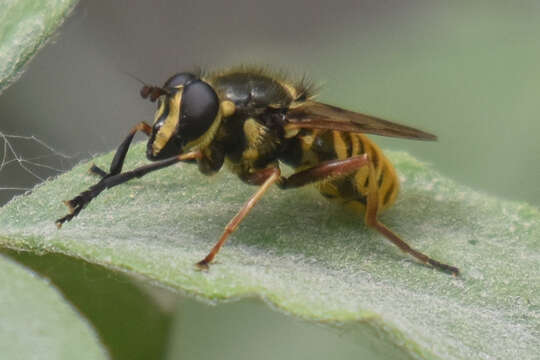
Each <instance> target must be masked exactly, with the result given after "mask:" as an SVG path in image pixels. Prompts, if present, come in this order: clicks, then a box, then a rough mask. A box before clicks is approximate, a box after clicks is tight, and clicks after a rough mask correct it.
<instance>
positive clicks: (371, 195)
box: [365, 162, 459, 276]
mask: <svg viewBox="0 0 540 360" xmlns="http://www.w3.org/2000/svg"><path fill="white" fill-rule="evenodd" d="M369 167H370V169H369V170H370V171H369V181H368V194H367V199H366V216H365V220H366V224H367V225H368V226H370V227H372V228H374V229H375V230H377V231H378V232H380V233H381V234H382V235H384V236H385V237H386V238H387V239H388V240H390V241H391V242H393V243H394V244H395V245H396V246H397V247H399V248H400V249H401V250H402V251H404V252H406V253H408V254H410V255H412V256H414V257H415V258H417V259H418V260H420V261H421V262H423V263H425V264H430V265H431V266H433V267H434V268H436V269H439V270H442V271H444V272H449V273H452V275H454V276H457V275H459V269H458V268H456V267H454V266H450V265H446V264H443V263H441V262H439V261H437V260H434V259H432V258H430V257H429V256H427V255H425V254H422V253H421V252H419V251H417V250H415V249H413V248H411V247H410V246H409V244H407V243H406V242H405V241H403V240H401V238H400V237H399V236H398V235H396V234H395V233H394V232H393V231H392V230H390V229H388V228H387V227H386V226H385V225H384V224H382V223H381V222H380V221H379V220H378V219H377V213H378V207H379V195H378V194H377V192H378V189H377V179H376V176H375V175H376V174H375V168H374V167H373V164H372V163H371V162H370V163H369Z"/></svg>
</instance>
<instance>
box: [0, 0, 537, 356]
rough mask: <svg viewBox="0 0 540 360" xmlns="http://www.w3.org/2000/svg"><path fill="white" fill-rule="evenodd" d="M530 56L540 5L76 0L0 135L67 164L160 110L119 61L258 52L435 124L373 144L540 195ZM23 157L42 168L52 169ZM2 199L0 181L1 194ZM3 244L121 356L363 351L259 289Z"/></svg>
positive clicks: (482, 187) (454, 173)
mask: <svg viewBox="0 0 540 360" xmlns="http://www.w3.org/2000/svg"><path fill="white" fill-rule="evenodd" d="M539 60H540V2H538V1H516V2H507V1H477V2H468V1H453V2H446V1H406V2H405V1H398V0H392V1H375V0H374V1H340V2H332V3H330V2H326V1H296V2H293V1H284V0H280V1H266V2H253V1H229V2H222V3H220V2H215V1H182V2H179V1H173V0H160V1H152V2H146V1H128V0H123V1H114V2H109V1H81V2H80V4H79V5H78V7H77V8H76V9H75V11H74V13H73V14H72V16H71V17H70V18H69V19H68V20H67V22H66V23H65V24H64V26H63V27H62V28H61V31H60V33H59V34H58V35H57V36H56V37H55V41H54V42H53V43H51V44H49V45H48V46H47V47H45V48H44V49H43V50H42V51H41V52H40V53H39V54H38V55H37V56H36V58H35V59H34V60H33V61H32V62H31V63H30V65H29V67H28V70H27V71H26V73H25V74H24V75H23V77H22V78H21V79H20V80H19V81H18V82H17V83H15V84H14V85H13V86H12V87H10V88H9V89H7V90H6V91H5V92H4V94H3V95H2V96H0V109H1V114H2V116H1V122H0V132H2V133H4V134H18V135H25V136H30V135H35V136H37V137H38V138H40V139H42V140H43V141H44V142H45V143H47V144H49V145H50V146H52V147H53V148H54V149H55V150H56V151H58V152H61V153H63V154H66V155H69V156H70V159H64V158H62V157H60V156H59V155H58V154H55V153H54V152H53V153H51V152H49V151H48V150H46V149H44V148H43V147H41V146H40V145H39V144H37V143H36V142H35V141H31V140H23V139H10V141H11V144H12V145H13V146H15V147H16V150H17V153H18V155H19V156H22V157H24V158H28V159H31V158H34V157H36V156H41V155H46V156H47V157H45V158H40V159H36V162H38V163H39V164H41V165H47V166H52V167H54V168H58V169H67V168H69V166H70V165H72V164H74V163H76V162H77V161H78V160H80V159H83V158H88V157H89V156H90V155H91V154H94V153H98V152H104V151H109V150H112V149H113V148H115V147H116V146H117V145H118V144H119V142H120V141H121V140H122V139H123V137H124V136H125V134H126V132H127V130H128V129H129V128H130V127H131V126H132V125H133V124H135V123H137V122H139V121H141V120H146V121H151V119H152V116H153V111H154V106H153V105H151V104H149V103H148V102H146V101H143V100H141V99H140V97H139V95H138V90H139V87H140V85H139V84H138V83H137V82H136V81H135V80H133V79H132V78H131V77H130V76H128V75H126V74H125V73H126V72H127V73H130V74H133V75H135V76H137V77H138V78H141V79H143V80H145V81H147V82H149V83H156V84H161V83H162V82H163V81H164V80H165V79H167V77H168V76H170V75H171V74H173V73H175V72H178V71H184V70H190V69H192V68H193V67H194V66H197V65H200V66H204V67H208V68H211V69H212V68H218V67H222V66H228V65H235V64H239V63H248V64H263V65H269V66H271V67H275V68H277V69H284V70H288V71H289V72H290V73H291V74H297V75H300V76H301V75H303V74H304V73H305V74H308V75H309V76H310V77H311V78H312V79H313V80H314V82H315V83H317V84H322V85H323V86H322V87H321V90H320V96H319V99H320V100H322V101H324V102H328V103H331V104H335V105H338V106H341V107H345V108H349V109H352V110H358V111H361V112H365V113H369V114H373V115H376V116H379V117H382V118H385V119H388V120H392V121H396V122H400V123H403V124H407V125H411V126H414V127H418V128H420V129H423V130H426V131H429V132H432V133H434V134H437V135H438V136H439V141H438V142H436V143H425V142H413V141H406V140H396V139H386V138H376V139H375V140H376V141H377V142H378V143H379V144H381V145H382V147H383V148H386V149H402V150H406V151H408V152H410V153H411V154H413V155H414V156H416V157H417V158H419V159H420V160H423V161H427V162H430V163H432V164H433V167H434V168H436V169H438V171H440V172H441V173H443V174H444V175H445V176H447V177H449V178H452V179H455V180H456V181H457V182H459V183H462V184H466V185H468V186H470V187H472V188H474V189H476V190H479V191H482V192H485V193H489V194H493V195H494V196H497V197H499V198H503V199H510V200H518V201H526V202H528V203H531V204H534V205H536V206H538V205H540V186H539V180H540V142H539V141H538V134H540V121H539V120H540V101H539V100H538V98H539V95H540V61H539ZM0 141H2V140H1V139H0ZM2 145H3V144H2ZM0 151H2V150H0ZM0 155H1V154H0ZM23 164H26V165H27V166H29V167H31V168H32V169H33V171H34V172H35V173H36V174H37V175H39V176H40V177H42V178H45V177H47V176H51V175H54V174H56V173H57V172H55V171H54V170H50V169H47V168H44V167H35V166H34V165H32V164H30V163H23ZM35 181H36V178H35V177H34V176H32V175H30V174H29V173H28V172H27V171H25V170H24V169H23V168H22V167H21V166H20V165H19V164H18V163H17V162H12V163H10V164H9V165H8V166H5V167H4V168H2V171H0V187H31V186H32V184H33V183H35ZM13 195H14V192H10V191H0V203H3V202H5V201H7V200H8V199H9V198H10V197H12V196H13ZM59 200H61V199H59ZM141 216H144V214H141ZM12 255H14V254H12ZM14 256H15V257H16V258H18V259H19V260H20V261H21V262H23V263H25V264H27V265H28V266H30V267H32V268H34V269H36V270H38V271H40V272H42V273H44V274H46V275H47V276H49V277H51V279H52V280H53V281H54V282H55V283H56V284H57V285H58V286H59V287H60V288H61V290H62V291H63V292H64V294H65V295H66V297H67V298H68V299H69V300H70V301H72V302H73V303H74V304H75V305H76V306H78V307H79V308H80V309H81V311H82V312H83V313H84V314H85V315H86V316H87V317H88V318H89V319H90V321H91V322H92V324H93V325H94V326H95V327H96V328H97V330H98V332H99V333H100V335H101V337H102V339H103V341H104V343H106V344H107V345H108V346H109V348H111V349H113V350H112V354H113V355H114V356H115V358H119V359H120V358H122V359H124V358H125V359H127V358H129V359H147V358H150V357H151V355H152V354H153V355H154V356H157V358H167V357H168V358H186V359H188V358H189V359H201V358H206V357H209V356H212V357H216V356H218V355H211V354H219V356H220V357H221V358H231V359H233V358H234V359H239V358H240V359H241V358H246V359H247V358H252V357H254V355H253V354H254V353H257V356H258V357H259V358H268V359H272V358H292V357H294V358H297V359H302V358H310V359H319V358H320V359H326V358H328V355H329V354H335V356H336V357H337V358H353V357H354V358H358V357H359V355H360V354H361V351H362V349H360V348H359V347H358V346H357V345H356V342H355V341H354V337H350V336H344V335H343V333H342V332H339V331H337V330H335V329H330V328H324V327H320V326H315V325H312V324H308V323H304V322H300V321H298V320H294V319H290V318H287V317H285V316H283V315H281V314H278V313H276V312H274V311H270V310H268V309H267V308H266V306H264V305H262V304H261V303H258V302H253V301H245V302H242V303H240V304H236V305H232V304H229V305H220V306H218V307H215V308H214V307H209V306H207V305H202V304H199V303H197V302H195V301H193V300H189V299H184V298H181V297H178V296H177V295H175V294H171V293H170V292H168V291H164V290H158V289H155V288H152V287H151V286H148V285H144V286H143V285H142V284H140V283H133V282H132V281H131V280H130V279H129V278H127V277H125V276H124V275H119V274H113V273H110V272H109V271H106V270H104V269H101V268H99V267H95V266H90V265H88V264H84V263H82V262H79V261H73V260H70V259H64V258H58V257H55V256H46V257H37V256H30V255H25V254H18V255H14ZM81 274H82V275H81ZM81 279H82V283H81ZM115 304H120V305H115ZM218 329H219V330H220V331H217V330H218ZM215 344H219V346H217V345H215ZM313 344H316V345H317V346H318V347H317V346H316V347H313ZM210 348H212V349H214V350H212V351H214V352H212V351H211V350H209V349H210ZM215 349H221V350H215ZM253 349H254V350H253ZM325 349H326V350H325ZM220 351H221V352H220ZM149 356H150V357H149Z"/></svg>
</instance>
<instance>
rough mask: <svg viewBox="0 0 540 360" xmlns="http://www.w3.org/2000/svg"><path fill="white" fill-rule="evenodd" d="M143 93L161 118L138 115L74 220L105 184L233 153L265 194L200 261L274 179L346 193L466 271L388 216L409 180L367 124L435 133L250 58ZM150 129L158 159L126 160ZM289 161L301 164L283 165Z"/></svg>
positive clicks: (421, 135)
mask: <svg viewBox="0 0 540 360" xmlns="http://www.w3.org/2000/svg"><path fill="white" fill-rule="evenodd" d="M141 96H142V97H143V98H145V99H146V98H149V100H150V101H152V102H155V101H156V100H157V102H158V109H157V111H156V113H155V117H154V122H153V124H152V125H149V124H147V123H146V122H140V123H138V124H136V125H135V126H134V127H133V128H132V129H131V130H130V132H129V134H128V136H127V137H126V138H125V139H124V141H123V142H122V143H121V144H120V146H119V147H118V149H117V151H116V154H115V156H114V159H113V161H112V163H111V165H110V169H109V172H105V171H104V170H102V169H100V168H99V167H97V166H95V165H94V166H92V168H91V169H90V170H91V171H92V172H93V173H95V174H97V175H99V176H100V177H101V181H99V182H98V183H97V184H95V185H94V186H91V187H90V188H89V189H88V190H86V191H84V192H82V193H81V194H79V195H78V196H76V197H75V198H73V199H72V200H69V201H66V202H65V203H66V205H67V206H68V207H69V209H70V213H69V214H68V215H66V216H64V217H63V218H60V219H58V220H57V221H56V224H57V226H58V227H60V226H61V225H62V224H63V223H64V222H66V221H69V220H71V219H72V218H74V217H75V216H77V214H79V212H80V211H81V210H82V209H83V208H84V207H85V206H86V205H88V203H89V202H90V201H91V200H92V199H94V198H95V197H97V196H98V195H99V194H100V193H101V192H102V191H103V190H104V189H107V188H111V187H113V186H116V185H120V184H123V183H125V182H127V181H128V180H130V179H133V178H137V177H141V176H144V175H145V174H148V173H149V172H152V171H155V170H159V169H162V168H165V167H167V166H170V165H173V164H175V163H178V162H180V161H186V162H191V163H196V164H197V165H198V167H199V170H200V172H201V173H203V174H205V175H212V174H214V173H216V172H217V171H219V170H220V169H221V167H222V166H223V164H224V163H226V164H227V167H228V168H229V169H230V170H231V171H232V172H233V173H235V174H236V175H237V176H238V177H239V178H240V179H241V180H242V181H244V182H245V183H247V184H250V185H256V186H258V187H259V188H258V190H257V191H256V192H255V194H254V195H253V196H252V197H251V198H250V199H249V200H248V201H247V202H246V203H245V205H244V206H243V207H242V208H241V209H240V211H239V212H238V213H237V214H236V216H235V217H234V218H233V219H232V220H231V221H230V222H229V223H228V224H227V225H226V226H225V230H224V231H223V234H222V235H221V237H220V238H219V240H218V241H217V243H216V244H215V245H214V247H213V248H212V249H211V251H210V252H209V253H208V255H207V256H206V257H205V258H204V259H203V260H201V261H200V262H198V263H197V266H198V267H199V268H202V269H206V268H208V265H209V263H210V262H211V261H212V260H213V259H214V257H215V256H216V254H217V253H218V252H219V250H220V248H221V247H222V246H223V244H224V243H225V241H226V240H227V239H228V237H229V236H230V235H231V234H232V233H233V232H234V231H235V230H236V228H237V227H238V225H239V224H240V223H241V222H242V220H243V219H244V217H245V216H246V215H247V214H248V213H249V212H250V211H251V209H252V208H253V206H255V204H256V203H257V201H258V200H259V199H260V198H261V197H262V196H263V195H264V193H265V192H266V191H267V190H268V188H270V187H271V186H272V185H274V184H275V185H277V186H278V187H280V188H281V189H292V188H297V187H300V186H304V185H309V184H312V185H315V186H316V187H317V188H318V190H319V191H320V192H321V194H322V195H323V196H325V197H327V198H329V199H333V200H337V201H340V202H343V203H346V204H347V205H348V206H350V207H352V208H354V209H356V210H358V211H360V212H361V213H363V214H364V220H365V222H366V224H367V225H368V226H369V227H371V228H373V229H375V230H377V231H378V232H379V233H381V234H382V235H383V236H385V237H386V238H387V239H389V240H390V241H391V242H393V243H394V244H395V245H397V246H398V247H399V248H400V249H401V250H402V251H404V252H406V253H408V254H410V255H412V256H413V257H415V258H416V259H418V260H419V261H421V262H422V263H425V264H429V265H431V266H433V267H434V268H436V269H439V270H442V271H445V272H449V273H452V274H453V275H458V274H459V270H458V268H456V267H454V266H450V265H446V264H443V263H441V262H439V261H437V260H434V259H432V258H430V257H428V256H427V255H425V254H423V253H421V252H419V251H417V250H415V249H413V248H411V247H410V246H409V245H408V244H407V243H405V242H404V241H403V240H402V239H401V238H400V237H399V236H398V235H396V234H395V233H394V232H392V231H391V230H390V229H388V228H387V227H386V226H385V225H383V224H382V223H381V222H380V221H379V220H378V215H379V213H380V212H381V211H383V210H385V209H387V208H389V207H390V206H391V205H392V204H393V203H394V201H395V199H396V196H397V194H398V190H399V180H398V177H397V175H396V172H395V170H394V167H393V166H392V164H391V163H390V161H389V160H388V159H387V158H386V157H385V155H384V154H383V153H382V151H381V149H380V148H379V147H378V146H377V145H375V143H374V142H372V141H371V140H370V139H368V138H367V137H366V136H365V135H364V133H366V134H374V135H382V136H392V137H400V138H407V139H415V140H436V137H435V136H434V135H431V134H428V133H426V132H423V131H420V130H416V129H413V128H410V127H408V126H403V125H399V124H395V123H392V122H389V121H386V120H382V119H379V118H376V117H373V116H369V115H364V114H360V113H356V112H351V111H348V110H344V109H340V108H337V107H334V106H331V105H327V104H323V103H320V102H317V101H315V100H314V98H313V94H312V91H311V87H310V86H309V85H307V83H306V82H305V81H299V82H297V83H294V82H291V81H289V80H287V79H286V78H285V77H283V76H279V75H275V74H272V73H270V72H268V71H266V70H263V69H255V68H248V67H240V68H236V69H230V70H227V71H222V72H214V73H209V74H202V73H200V74H196V73H188V72H183V73H178V74H175V75H173V76H171V77H170V78H169V79H168V80H167V81H166V82H165V84H163V86H161V87H160V86H149V85H144V86H143V87H142V89H141ZM137 132H143V133H144V134H146V135H147V136H148V137H149V140H148V143H147V149H146V156H147V158H148V159H149V160H151V161H154V162H153V163H150V164H148V165H145V166H141V167H139V168H136V169H134V170H131V171H126V172H122V165H123V163H124V159H125V157H126V154H127V151H128V148H129V146H130V144H131V141H132V139H133V137H134V135H135V134H136V133H137ZM280 163H285V164H288V165H290V166H291V167H292V168H294V169H295V173H294V174H292V175H291V176H289V177H284V176H282V175H281V171H280Z"/></svg>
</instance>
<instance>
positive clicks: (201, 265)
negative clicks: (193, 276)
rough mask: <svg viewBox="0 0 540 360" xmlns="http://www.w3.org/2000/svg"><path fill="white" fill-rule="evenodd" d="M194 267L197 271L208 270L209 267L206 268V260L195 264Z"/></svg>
mask: <svg viewBox="0 0 540 360" xmlns="http://www.w3.org/2000/svg"><path fill="white" fill-rule="evenodd" d="M195 266H196V267H197V268H198V269H199V270H208V269H209V268H210V267H209V266H208V262H207V261H206V260H201V261H199V262H198V263H196V264H195Z"/></svg>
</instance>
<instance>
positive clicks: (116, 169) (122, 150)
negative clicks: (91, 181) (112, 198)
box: [90, 121, 152, 178]
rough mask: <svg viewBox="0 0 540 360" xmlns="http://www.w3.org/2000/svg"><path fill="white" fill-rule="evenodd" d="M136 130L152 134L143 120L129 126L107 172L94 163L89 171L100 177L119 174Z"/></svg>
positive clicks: (149, 127)
mask: <svg viewBox="0 0 540 360" xmlns="http://www.w3.org/2000/svg"><path fill="white" fill-rule="evenodd" d="M138 131H141V132H143V133H145V134H146V135H148V136H150V135H151V134H152V127H151V126H150V125H148V124H147V123H145V122H144V121H141V122H140V123H138V124H137V125H135V126H134V127H132V128H131V130H130V131H129V134H128V136H127V137H126V138H125V139H124V141H122V143H121V144H120V146H118V149H116V153H115V154H114V158H113V160H112V162H111V166H110V169H109V173H107V172H106V171H104V170H102V169H100V168H99V167H97V166H96V165H92V167H91V168H90V172H91V173H93V174H96V175H99V176H100V177H102V178H104V177H107V176H113V175H116V174H119V173H120V172H121V171H122V166H123V165H124V160H125V159H126V154H127V152H128V149H129V146H130V145H131V141H132V140H133V137H134V136H135V134H136V133H137V132H138Z"/></svg>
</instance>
